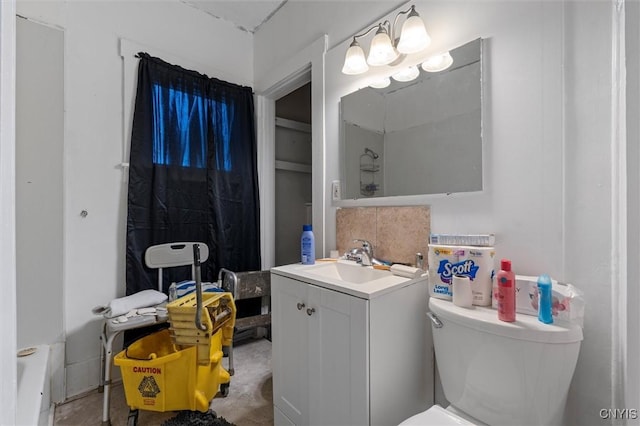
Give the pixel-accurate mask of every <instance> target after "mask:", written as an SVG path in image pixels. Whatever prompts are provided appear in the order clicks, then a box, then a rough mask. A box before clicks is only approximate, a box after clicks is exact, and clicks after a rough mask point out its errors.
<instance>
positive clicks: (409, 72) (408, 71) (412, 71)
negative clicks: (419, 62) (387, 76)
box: [391, 65, 420, 82]
mask: <svg viewBox="0 0 640 426" xmlns="http://www.w3.org/2000/svg"><path fill="white" fill-rule="evenodd" d="M419 75H420V70H419V69H418V67H417V66H415V65H412V66H410V67H407V68H405V69H402V70H400V71H398V72H397V73H395V74H393V75H392V76H391V77H393V79H394V80H395V81H402V82H406V81H411V80H415V79H416V77H418V76H419Z"/></svg>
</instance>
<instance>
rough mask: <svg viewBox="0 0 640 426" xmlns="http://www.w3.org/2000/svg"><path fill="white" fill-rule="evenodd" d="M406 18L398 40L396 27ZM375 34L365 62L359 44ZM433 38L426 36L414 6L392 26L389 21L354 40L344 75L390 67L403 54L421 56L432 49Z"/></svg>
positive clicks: (346, 60) (398, 16) (396, 18)
mask: <svg viewBox="0 0 640 426" xmlns="http://www.w3.org/2000/svg"><path fill="white" fill-rule="evenodd" d="M405 14H407V19H406V20H405V21H404V24H403V25H402V29H401V32H400V37H399V38H397V39H396V38H395V33H396V26H397V24H398V19H399V18H400V15H405ZM373 30H376V34H375V36H374V37H373V39H372V40H371V45H370V46H369V55H368V56H367V59H366V60H365V54H364V50H362V47H361V46H360V44H359V43H358V38H361V37H365V36H367V35H368V34H370V33H371V31H373ZM430 43H431V38H430V37H429V34H427V30H426V28H425V26H424V22H422V19H421V18H420V15H419V14H418V12H416V8H415V6H413V5H412V6H411V7H410V8H409V9H407V10H404V11H401V12H398V14H397V15H396V17H395V19H394V21H393V25H391V23H390V22H389V21H388V20H387V21H384V22H382V23H379V24H377V25H374V26H373V27H371V28H369V29H368V30H366V31H365V32H363V33H361V34H356V35H354V36H353V41H352V42H351V45H350V46H349V49H348V50H347V53H346V55H345V58H344V65H343V67H342V72H343V73H344V74H349V75H355V74H362V73H364V72H366V71H367V70H368V69H369V65H372V66H381V65H389V64H391V63H392V62H393V61H395V60H396V59H398V58H399V56H400V55H401V54H405V55H406V54H411V53H416V52H420V51H422V50H424V49H426V48H427V46H429V44H430Z"/></svg>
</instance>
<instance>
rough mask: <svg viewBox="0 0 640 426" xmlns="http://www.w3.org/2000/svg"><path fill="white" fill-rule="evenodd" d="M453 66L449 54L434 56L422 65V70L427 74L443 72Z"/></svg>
mask: <svg viewBox="0 0 640 426" xmlns="http://www.w3.org/2000/svg"><path fill="white" fill-rule="evenodd" d="M452 64H453V58H452V57H451V54H450V53H449V52H445V53H442V54H440V55H435V56H432V57H430V58H429V59H427V60H426V61H424V62H423V63H422V69H423V70H425V71H427V72H439V71H444V70H446V69H447V68H449V67H450V66H451V65H452Z"/></svg>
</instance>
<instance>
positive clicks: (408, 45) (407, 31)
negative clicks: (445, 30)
mask: <svg viewBox="0 0 640 426" xmlns="http://www.w3.org/2000/svg"><path fill="white" fill-rule="evenodd" d="M429 44H431V37H429V34H427V29H426V28H425V27H424V22H422V19H421V18H420V16H419V15H418V14H417V13H415V14H412V15H409V17H408V18H407V20H406V21H404V24H403V25H402V32H401V33H400V41H399V42H398V52H400V53H405V54H410V53H416V52H420V51H422V50H424V49H426V48H427V46H429Z"/></svg>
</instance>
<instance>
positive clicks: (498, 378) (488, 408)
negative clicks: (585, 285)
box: [429, 298, 582, 425]
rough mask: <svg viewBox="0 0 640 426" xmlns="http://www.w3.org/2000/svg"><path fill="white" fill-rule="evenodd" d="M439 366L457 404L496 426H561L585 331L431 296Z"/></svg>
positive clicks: (450, 398) (445, 386)
mask: <svg viewBox="0 0 640 426" xmlns="http://www.w3.org/2000/svg"><path fill="white" fill-rule="evenodd" d="M429 309H430V311H431V312H432V313H433V314H435V316H437V318H438V319H439V320H440V322H441V323H442V327H440V328H437V327H435V325H434V326H433V342H434V347H435V352H436V363H437V365H438V372H439V373H440V379H441V381H442V387H443V390H444V394H445V396H446V398H447V400H448V401H449V402H450V403H451V405H452V406H453V407H455V408H457V409H459V410H462V411H463V412H464V413H466V414H468V415H470V416H472V417H474V418H475V419H477V420H479V421H481V422H483V423H487V424H490V425H555V424H561V423H562V416H563V412H564V406H565V402H566V397H567V391H568V390H569V385H570V383H571V378H572V377H573V372H574V370H575V366H576V361H577V359H578V352H579V351H580V342H581V341H582V328H581V327H580V326H578V325H575V324H568V323H564V324H563V323H557V324H556V323H554V324H543V323H541V322H539V321H538V318H537V317H533V316H528V315H518V316H517V317H516V322H513V323H507V322H503V321H500V320H498V312H497V311H496V310H494V309H491V308H485V307H480V306H474V307H473V308H471V309H468V308H461V307H458V306H456V305H454V304H453V303H451V301H448V300H442V299H435V298H431V299H430V300H429Z"/></svg>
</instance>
